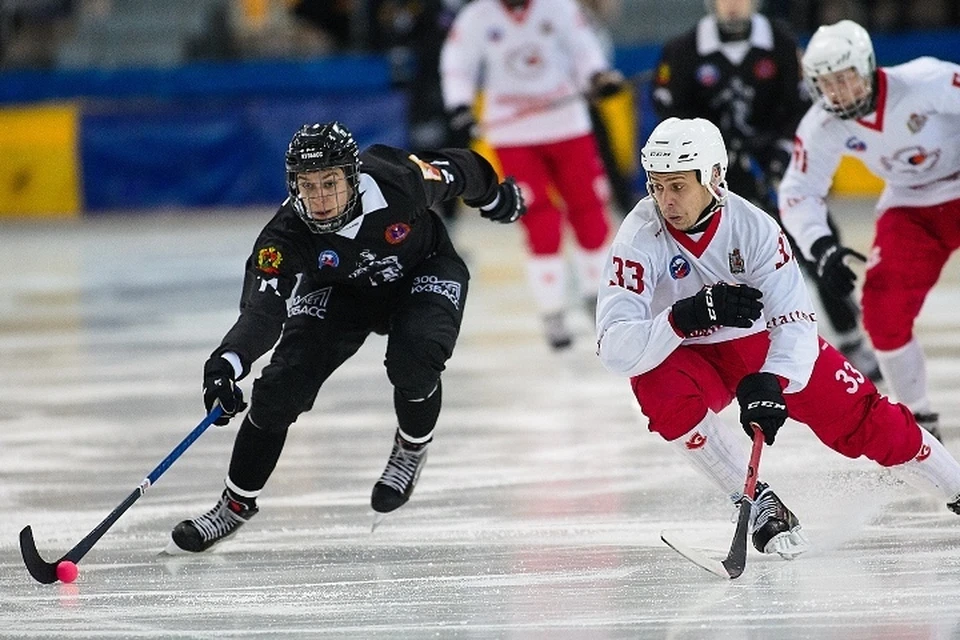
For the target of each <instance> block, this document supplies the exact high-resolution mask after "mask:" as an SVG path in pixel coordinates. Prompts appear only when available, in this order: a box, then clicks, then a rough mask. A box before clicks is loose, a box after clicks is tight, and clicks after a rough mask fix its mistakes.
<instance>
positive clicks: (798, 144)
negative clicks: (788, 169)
mask: <svg viewBox="0 0 960 640" xmlns="http://www.w3.org/2000/svg"><path fill="white" fill-rule="evenodd" d="M793 166H795V167H796V168H797V170H799V171H800V173H806V172H807V150H806V149H804V148H803V140H801V139H800V138H799V137H797V136H794V138H793Z"/></svg>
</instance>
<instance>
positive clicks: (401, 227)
mask: <svg viewBox="0 0 960 640" xmlns="http://www.w3.org/2000/svg"><path fill="white" fill-rule="evenodd" d="M408 235H410V225H408V224H404V223H403V222H395V223H394V224H392V225H390V226H389V227H387V229H386V230H385V231H384V232H383V237H384V238H386V240H387V242H389V243H390V244H400V243H401V242H403V241H404V240H406V239H407V236H408Z"/></svg>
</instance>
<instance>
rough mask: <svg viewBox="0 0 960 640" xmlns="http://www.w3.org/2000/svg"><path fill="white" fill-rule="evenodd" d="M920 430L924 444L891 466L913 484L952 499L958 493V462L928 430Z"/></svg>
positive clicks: (959, 490) (939, 496)
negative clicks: (905, 460) (911, 455)
mask: <svg viewBox="0 0 960 640" xmlns="http://www.w3.org/2000/svg"><path fill="white" fill-rule="evenodd" d="M920 432H921V433H922V434H923V444H922V445H920V451H919V453H917V456H916V457H915V458H913V459H912V460H908V461H907V462H904V463H903V464H898V465H896V466H894V467H890V469H892V470H893V471H895V472H896V473H897V475H899V476H900V477H902V478H903V479H904V480H905V481H906V482H907V483H909V484H910V485H912V486H913V487H916V488H917V489H920V490H921V491H926V492H928V493H931V494H933V495H934V496H936V497H937V498H944V499H945V500H946V501H947V502H953V501H954V500H956V499H957V496H958V495H960V463H958V462H957V461H956V460H955V459H954V458H953V456H951V455H950V453H949V452H948V451H947V450H946V448H945V447H944V446H943V445H942V444H940V441H939V440H937V439H936V438H934V437H933V436H932V435H930V433H929V432H927V431H926V430H925V429H921V430H920Z"/></svg>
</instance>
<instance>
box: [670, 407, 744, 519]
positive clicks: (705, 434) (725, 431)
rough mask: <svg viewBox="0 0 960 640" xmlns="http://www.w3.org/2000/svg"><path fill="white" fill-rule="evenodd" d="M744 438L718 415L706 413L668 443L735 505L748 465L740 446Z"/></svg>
mask: <svg viewBox="0 0 960 640" xmlns="http://www.w3.org/2000/svg"><path fill="white" fill-rule="evenodd" d="M746 439H747V437H746V435H744V434H743V433H742V432H741V431H740V429H739V428H734V427H732V426H730V425H728V424H726V423H725V422H723V421H722V420H721V419H720V416H718V415H717V414H715V413H714V412H713V411H709V410H708V411H707V415H706V416H704V418H703V420H701V421H700V423H699V424H698V425H697V426H695V427H694V428H693V429H691V430H690V431H689V432H687V433H686V434H685V435H684V436H683V437H681V438H677V439H676V440H674V441H673V442H671V444H674V445H675V446H676V448H677V450H678V451H680V452H681V453H682V454H683V455H684V457H686V459H687V460H689V461H690V462H691V463H692V464H693V467H694V468H695V469H696V470H697V471H699V472H700V474H701V475H703V476H704V477H706V478H707V479H709V480H710V481H711V482H713V483H714V484H715V485H717V486H718V487H720V490H721V491H723V492H724V493H726V494H727V495H728V496H729V497H730V499H731V500H732V501H733V502H737V501H738V500H740V498H741V497H742V496H743V483H744V480H745V479H746V475H747V465H748V464H749V462H750V459H749V456H748V455H747V450H746V447H745V446H744V442H746Z"/></svg>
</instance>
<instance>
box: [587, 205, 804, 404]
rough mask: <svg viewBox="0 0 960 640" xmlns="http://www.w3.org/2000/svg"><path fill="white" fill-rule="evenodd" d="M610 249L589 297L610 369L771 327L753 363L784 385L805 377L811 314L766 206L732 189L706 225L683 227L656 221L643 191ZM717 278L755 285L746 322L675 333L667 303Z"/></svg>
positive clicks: (796, 384) (791, 386) (633, 371)
mask: <svg viewBox="0 0 960 640" xmlns="http://www.w3.org/2000/svg"><path fill="white" fill-rule="evenodd" d="M609 257H610V259H609V260H608V261H607V264H606V267H605V271H604V276H603V280H602V282H604V284H602V285H601V286H600V295H599V298H598V301H597V338H598V354H599V355H600V359H601V361H602V362H603V365H604V366H605V367H606V368H607V369H608V370H610V371H611V372H613V373H616V374H620V375H625V376H636V375H639V374H642V373H646V372H647V371H650V370H651V369H654V368H655V367H657V366H658V365H659V364H660V363H662V362H663V361H664V360H665V359H666V358H667V356H669V355H670V354H671V353H672V352H673V351H674V350H675V349H676V348H677V347H679V346H680V345H685V344H711V343H718V342H726V341H729V340H734V339H737V338H742V337H744V336H748V335H752V334H755V333H759V332H761V331H769V332H770V350H769V352H768V353H767V359H766V361H765V362H764V365H763V366H762V367H761V369H760V370H761V371H764V372H769V373H773V374H776V375H778V376H782V377H783V378H786V379H787V380H788V381H789V383H788V386H787V387H786V389H785V390H784V391H785V392H786V393H795V392H797V391H800V390H801V389H803V388H804V387H805V386H806V384H807V382H808V381H809V379H810V375H811V373H812V371H813V365H814V362H815V361H816V359H817V356H818V354H819V338H818V336H817V323H816V315H815V311H814V308H813V303H812V302H811V300H810V295H809V293H808V292H807V287H806V286H805V284H804V281H803V276H802V275H801V274H800V268H799V266H798V265H797V261H796V259H795V258H794V257H793V255H792V254H791V252H790V245H789V243H788V242H787V239H786V237H785V235H784V233H783V231H782V230H781V229H780V228H779V227H778V226H777V223H776V222H775V221H774V220H773V218H771V217H770V216H769V215H768V214H766V213H764V212H763V211H761V210H760V209H758V208H757V207H755V206H753V205H752V204H750V203H749V202H747V201H746V200H744V199H743V198H741V197H740V196H738V195H736V194H733V193H731V194H728V196H727V201H726V204H725V205H724V206H723V208H722V209H721V210H720V211H718V212H717V213H715V214H714V216H713V218H712V219H711V221H710V224H709V226H708V227H707V229H706V230H705V231H703V232H702V233H699V234H686V233H683V232H682V231H677V230H676V229H674V228H673V227H671V226H670V225H669V224H667V223H666V222H664V220H663V218H662V217H661V216H660V214H659V212H658V211H657V207H656V204H655V202H654V200H653V198H650V197H646V198H644V199H643V200H641V201H640V202H639V203H638V204H637V206H636V207H634V209H633V211H631V212H630V214H629V215H628V216H627V217H626V219H625V220H624V221H623V224H622V225H621V226H620V230H619V231H618V232H617V236H616V238H615V239H614V241H613V245H612V246H611V249H610V252H609ZM718 282H726V283H728V284H746V285H749V286H751V287H754V288H756V289H759V290H760V291H761V292H762V293H763V297H762V298H761V302H762V303H763V314H762V315H761V316H760V318H759V319H758V320H756V321H755V322H754V323H753V326H752V327H750V328H747V329H740V328H737V327H714V328H712V329H710V330H708V331H704V332H701V333H702V335H698V336H696V337H684V336H682V335H680V334H679V333H678V332H677V331H676V330H675V329H674V327H673V325H672V324H671V322H670V312H671V309H672V307H673V303H674V302H676V301H678V300H681V299H683V298H689V297H691V296H694V295H696V294H697V292H699V291H700V290H701V289H702V288H703V287H704V286H706V285H712V284H716V283H718Z"/></svg>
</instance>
